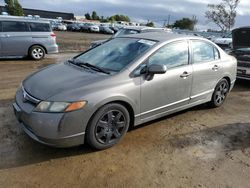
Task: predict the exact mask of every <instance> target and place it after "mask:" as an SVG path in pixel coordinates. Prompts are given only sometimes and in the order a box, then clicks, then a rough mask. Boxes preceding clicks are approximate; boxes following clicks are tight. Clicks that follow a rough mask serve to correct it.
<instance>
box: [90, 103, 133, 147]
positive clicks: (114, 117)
mask: <svg viewBox="0 0 250 188" xmlns="http://www.w3.org/2000/svg"><path fill="white" fill-rule="evenodd" d="M129 122H130V116H129V113H128V110H127V109H126V108H125V107H124V106H122V105H120V104H117V103H111V104H107V105H105V106H103V107H102V108H101V109H99V110H98V111H97V113H96V114H95V115H94V117H93V118H92V120H91V122H90V124H89V125H88V128H87V131H86V139H87V142H88V144H89V145H90V146H91V147H93V148H95V149H98V150H101V149H106V148H109V147H112V146H113V145H115V144H117V143H118V142H119V141H120V140H121V139H122V138H123V137H124V135H125V134H126V132H127V131H128V127H129Z"/></svg>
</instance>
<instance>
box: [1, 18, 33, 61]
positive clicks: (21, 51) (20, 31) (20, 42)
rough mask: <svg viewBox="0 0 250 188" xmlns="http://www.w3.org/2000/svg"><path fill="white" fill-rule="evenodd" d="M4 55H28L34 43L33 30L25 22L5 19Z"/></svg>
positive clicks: (2, 35)
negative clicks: (30, 30)
mask: <svg viewBox="0 0 250 188" xmlns="http://www.w3.org/2000/svg"><path fill="white" fill-rule="evenodd" d="M2 28H3V32H2V33H1V39H2V46H3V50H2V55H3V56H23V55H27V52H28V49H29V47H30V45H31V43H32V36H31V32H28V26H27V24H26V23H25V22H14V21H3V22H2Z"/></svg>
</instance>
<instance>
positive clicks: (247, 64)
mask: <svg viewBox="0 0 250 188" xmlns="http://www.w3.org/2000/svg"><path fill="white" fill-rule="evenodd" d="M238 66H239V67H247V68H250V62H244V61H238Z"/></svg>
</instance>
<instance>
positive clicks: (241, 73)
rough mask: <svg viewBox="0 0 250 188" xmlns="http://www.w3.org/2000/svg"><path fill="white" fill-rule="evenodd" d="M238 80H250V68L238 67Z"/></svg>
mask: <svg viewBox="0 0 250 188" xmlns="http://www.w3.org/2000/svg"><path fill="white" fill-rule="evenodd" d="M237 78H238V79H243V80H250V68H249V67H240V66H238V67H237Z"/></svg>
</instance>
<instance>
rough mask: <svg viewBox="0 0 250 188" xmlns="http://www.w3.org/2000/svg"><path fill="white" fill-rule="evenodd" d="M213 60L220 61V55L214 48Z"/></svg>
mask: <svg viewBox="0 0 250 188" xmlns="http://www.w3.org/2000/svg"><path fill="white" fill-rule="evenodd" d="M214 59H215V60H218V59H220V53H219V50H218V49H217V48H215V47H214Z"/></svg>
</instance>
